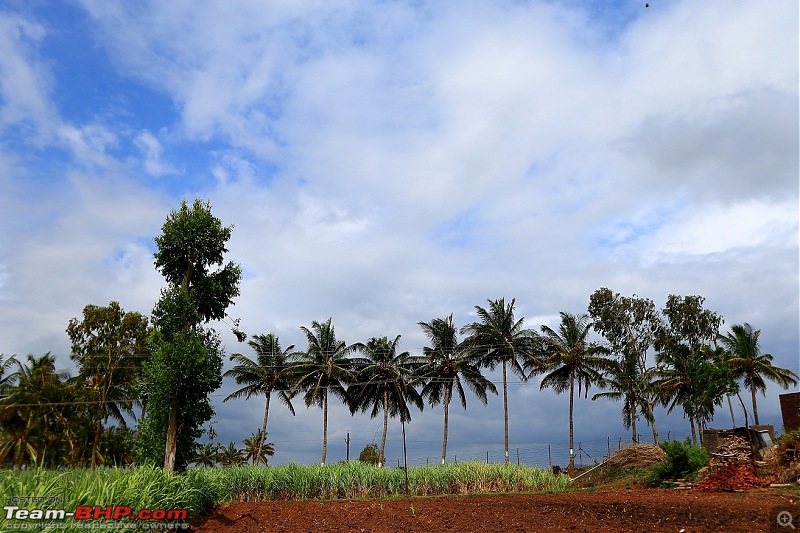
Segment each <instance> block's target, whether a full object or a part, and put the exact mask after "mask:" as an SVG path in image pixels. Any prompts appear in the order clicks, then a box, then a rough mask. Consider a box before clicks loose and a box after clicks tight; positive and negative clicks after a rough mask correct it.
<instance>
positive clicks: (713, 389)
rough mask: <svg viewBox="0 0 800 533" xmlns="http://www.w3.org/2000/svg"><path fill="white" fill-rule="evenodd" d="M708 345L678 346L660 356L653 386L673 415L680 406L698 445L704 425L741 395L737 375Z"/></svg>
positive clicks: (717, 352)
mask: <svg viewBox="0 0 800 533" xmlns="http://www.w3.org/2000/svg"><path fill="white" fill-rule="evenodd" d="M720 351H721V350H717V351H716V352H715V351H713V350H711V348H709V347H708V346H705V345H696V346H695V347H693V348H689V347H688V346H685V345H678V346H676V347H674V348H673V349H671V350H668V351H665V352H662V353H660V354H659V361H658V363H659V364H658V366H657V367H656V368H654V369H653V377H654V378H655V381H654V382H653V385H654V386H655V387H656V389H657V390H659V391H660V393H661V394H662V398H663V402H664V405H665V406H667V408H668V411H667V412H670V413H671V412H672V411H673V410H674V409H675V408H676V407H677V406H680V407H681V408H682V409H683V412H684V415H685V416H686V418H688V419H689V423H690V426H691V430H692V441H693V442H695V443H697V442H698V435H697V432H696V431H695V427H697V430H698V431H699V430H700V429H701V428H702V426H703V424H704V423H706V422H709V421H711V420H712V419H713V418H714V411H715V407H718V406H720V405H721V404H722V399H723V398H724V397H725V396H726V395H728V394H735V393H736V391H737V389H738V388H737V387H736V383H735V380H734V377H733V372H732V371H731V369H730V368H728V367H727V366H725V364H724V362H723V361H722V359H721V358H720V357H719V352H720Z"/></svg>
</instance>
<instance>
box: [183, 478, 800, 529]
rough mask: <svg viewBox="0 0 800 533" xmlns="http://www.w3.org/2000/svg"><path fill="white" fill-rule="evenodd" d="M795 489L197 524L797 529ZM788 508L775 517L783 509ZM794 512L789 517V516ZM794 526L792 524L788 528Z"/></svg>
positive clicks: (237, 511)
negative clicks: (780, 522)
mask: <svg viewBox="0 0 800 533" xmlns="http://www.w3.org/2000/svg"><path fill="white" fill-rule="evenodd" d="M797 494H798V493H797V491H786V490H783V491H781V490H778V489H754V490H749V491H745V492H698V491H690V490H675V489H656V488H647V487H642V486H640V485H634V486H633V487H632V488H630V489H627V488H621V489H613V490H598V491H595V492H580V493H570V494H515V495H497V496H492V495H488V496H458V497H456V496H452V497H439V498H414V499H409V500H380V501H335V502H333V501H326V502H261V503H232V504H226V505H225V506H223V507H221V508H219V509H217V512H216V514H213V515H211V516H208V517H205V518H204V519H201V520H200V521H199V522H198V524H197V525H196V526H195V527H194V528H193V531H199V532H204V533H212V532H213V533H221V532H223V531H224V532H237V533H254V532H267V531H269V532H273V531H275V532H292V533H294V532H317V531H348V532H349V531H353V532H397V531H419V532H426V533H436V532H445V531H447V532H451V531H458V532H462V531H463V532H470V531H474V532H481V533H483V532H489V531H498V532H500V531H502V532H507V531H591V532H595V531H599V532H606V531H608V532H610V531H615V532H616V531H636V532H641V531H671V532H675V533H680V532H683V533H690V532H697V531H747V532H755V531H783V532H786V533H788V532H789V531H795V529H794V528H800V506H799V505H798V503H797V501H798V496H797ZM781 511H788V512H790V513H792V515H791V516H789V515H786V514H783V515H782V516H781V520H782V524H778V513H779V512H781ZM789 519H791V520H789ZM791 526H794V527H791Z"/></svg>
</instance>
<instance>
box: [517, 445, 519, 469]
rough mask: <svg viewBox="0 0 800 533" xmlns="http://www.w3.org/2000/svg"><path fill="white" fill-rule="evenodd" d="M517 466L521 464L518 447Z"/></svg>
mask: <svg viewBox="0 0 800 533" xmlns="http://www.w3.org/2000/svg"><path fill="white" fill-rule="evenodd" d="M517 466H519V448H517Z"/></svg>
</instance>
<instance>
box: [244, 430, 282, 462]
mask: <svg viewBox="0 0 800 533" xmlns="http://www.w3.org/2000/svg"><path fill="white" fill-rule="evenodd" d="M266 440H267V436H266V434H264V433H263V432H262V431H261V430H260V429H258V430H256V432H255V433H253V434H252V435H250V436H249V437H246V438H245V439H244V441H242V442H243V444H244V450H243V453H244V458H245V460H252V461H253V464H254V465H257V464H258V463H259V461H263V462H264V464H265V465H266V464H267V457H272V456H273V455H275V448H274V445H273V444H272V443H271V442H266Z"/></svg>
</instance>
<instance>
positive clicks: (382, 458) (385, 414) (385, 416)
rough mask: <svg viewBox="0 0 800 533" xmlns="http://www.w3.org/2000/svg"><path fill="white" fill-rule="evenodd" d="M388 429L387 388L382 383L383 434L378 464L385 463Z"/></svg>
mask: <svg viewBox="0 0 800 533" xmlns="http://www.w3.org/2000/svg"><path fill="white" fill-rule="evenodd" d="M388 429H389V389H388V385H387V384H384V388H383V436H382V437H381V453H380V454H378V466H383V465H384V464H385V463H386V455H385V452H386V431H387V430H388Z"/></svg>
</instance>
